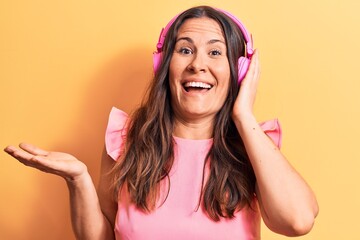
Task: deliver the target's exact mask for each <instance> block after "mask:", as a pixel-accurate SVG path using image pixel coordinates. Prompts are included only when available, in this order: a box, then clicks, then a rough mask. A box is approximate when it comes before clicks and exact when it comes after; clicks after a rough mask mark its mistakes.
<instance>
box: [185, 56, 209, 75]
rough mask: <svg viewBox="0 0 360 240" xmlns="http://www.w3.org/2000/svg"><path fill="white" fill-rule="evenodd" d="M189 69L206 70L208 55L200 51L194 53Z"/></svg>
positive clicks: (191, 70)
mask: <svg viewBox="0 0 360 240" xmlns="http://www.w3.org/2000/svg"><path fill="white" fill-rule="evenodd" d="M187 69H188V71H190V72H193V73H198V72H206V56H203V54H200V53H195V54H193V57H192V59H191V61H190V63H189V65H188V67H187Z"/></svg>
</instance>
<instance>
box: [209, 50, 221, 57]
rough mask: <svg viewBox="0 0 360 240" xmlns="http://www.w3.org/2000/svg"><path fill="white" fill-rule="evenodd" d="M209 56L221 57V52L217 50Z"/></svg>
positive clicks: (212, 51)
mask: <svg viewBox="0 0 360 240" xmlns="http://www.w3.org/2000/svg"><path fill="white" fill-rule="evenodd" d="M209 55H211V56H219V55H221V51H220V50H217V49H214V50H211V51H210V53H209Z"/></svg>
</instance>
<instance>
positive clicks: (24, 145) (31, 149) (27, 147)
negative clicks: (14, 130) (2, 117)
mask: <svg viewBox="0 0 360 240" xmlns="http://www.w3.org/2000/svg"><path fill="white" fill-rule="evenodd" d="M19 146H20V148H21V149H23V150H25V151H27V152H29V153H31V154H33V155H37V156H47V155H48V154H49V152H48V151H46V150H43V149H41V148H38V147H36V146H34V145H32V144H29V143H21V144H20V145H19Z"/></svg>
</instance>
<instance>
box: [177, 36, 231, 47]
mask: <svg viewBox="0 0 360 240" xmlns="http://www.w3.org/2000/svg"><path fill="white" fill-rule="evenodd" d="M181 40H184V41H187V42H190V43H192V44H193V43H194V41H193V40H192V39H191V38H189V37H182V38H178V39H176V42H179V41H181ZM218 42H219V43H223V44H225V42H224V41H222V40H220V39H211V40H209V41H208V42H207V44H214V43H218ZM225 45H226V44H225Z"/></svg>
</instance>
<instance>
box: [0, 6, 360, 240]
mask: <svg viewBox="0 0 360 240" xmlns="http://www.w3.org/2000/svg"><path fill="white" fill-rule="evenodd" d="M199 4H208V5H213V6H217V7H220V8H223V9H226V10H228V11H230V12H232V13H234V14H235V15H236V16H238V17H239V18H240V19H241V20H242V21H243V22H244V23H245V25H246V26H247V28H248V29H249V30H250V31H251V32H252V34H253V36H254V41H255V46H256V47H257V48H258V49H259V51H260V57H261V63H262V78H261V84H260V87H259V91H258V93H259V95H258V98H257V103H256V109H255V110H256V115H257V117H258V120H259V121H263V120H266V119H270V118H273V117H278V118H279V119H280V121H281V123H282V127H283V132H284V135H283V148H282V150H283V152H284V153H285V154H286V155H287V156H288V158H289V160H290V161H291V163H292V164H293V165H294V166H295V167H296V168H297V169H298V171H299V172H300V173H301V174H302V175H303V176H304V177H305V179H306V180H307V181H308V182H309V184H310V185H311V186H312V188H313V189H314V191H315V193H316V195H317V197H318V201H319V204H320V214H319V216H318V218H317V219H316V224H315V226H314V228H313V231H312V232H311V233H310V234H308V235H307V236H304V237H301V238H300V239H326V240H329V239H347V240H348V239H350V240H352V239H360V237H359V236H358V235H359V234H358V232H359V226H360V225H359V219H358V216H359V214H360V204H359V203H360V192H359V189H360V187H359V183H360V171H359V169H360V151H359V150H360V147H359V143H360V142H359V136H360V127H359V124H360V107H359V103H360V93H359V90H360V79H359V74H358V73H359V68H360V67H359V56H360V44H359V42H360V30H359V29H360V27H359V25H360V14H359V11H360V1H358V0H341V1H340V0H318V1H314V0H302V1H288V0H272V1H265V0H262V1H260V0H259V1H248V0H247V1H245V0H238V1H232V0H222V1H215V0H214V1H210V0H209V1H184V0H174V1H168V0H166V1H165V0H154V1H139V0H132V1H119V0H118V1H114V0H108V1H94V0H87V1H85V0H78V1H70V0H63V1H58V0H55V1H45V0H32V1H25V0H3V1H1V2H0V114H1V117H0V146H1V147H5V146H6V145H8V144H17V143H19V142H21V141H27V142H31V143H34V144H36V145H39V146H41V147H43V148H45V149H48V150H57V151H65V152H70V153H73V154H74V155H75V156H77V157H78V158H79V159H81V160H83V161H84V162H85V163H86V164H87V165H88V168H89V171H90V173H91V175H92V176H93V179H94V182H97V180H98V177H99V174H98V169H99V159H100V153H101V150H102V146H103V134H104V130H105V126H106V121H107V116H108V113H109V111H110V108H111V106H117V107H119V108H121V109H124V110H125V111H127V112H129V111H131V110H132V109H133V108H134V107H135V106H136V105H137V104H138V103H139V101H140V99H141V96H142V94H143V92H144V88H145V86H146V84H147V82H148V80H149V79H150V78H151V76H152V72H151V70H152V65H151V61H152V51H153V50H154V49H155V43H156V41H157V38H158V34H159V31H160V28H161V27H162V26H164V25H165V24H166V23H167V22H168V20H169V19H170V18H171V17H172V16H174V15H175V14H176V13H178V12H180V11H182V10H184V9H186V8H188V7H191V6H194V5H199ZM0 189H1V198H0V239H11V240H13V239H15V240H20V239H21V240H22V239H24V240H25V239H26V240H27V239H52V240H54V239H55V240H57V239H58V240H63V239H74V238H73V236H72V232H71V224H70V217H69V204H68V193H67V188H66V184H65V182H64V181H63V180H62V179H60V178H58V177H56V176H52V175H48V174H44V173H42V172H40V171H38V170H34V169H30V168H27V167H24V166H22V165H21V164H20V163H18V162H17V161H15V160H13V159H12V158H10V157H9V156H7V155H6V154H5V153H3V152H1V153H0ZM262 236H263V239H266V240H268V239H269V240H272V239H287V238H286V237H282V236H279V235H276V234H274V233H271V232H270V231H269V230H267V229H266V227H265V226H263V228H262Z"/></svg>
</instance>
